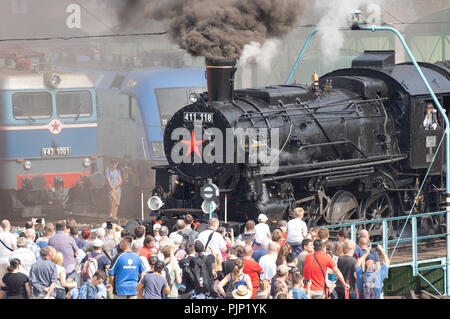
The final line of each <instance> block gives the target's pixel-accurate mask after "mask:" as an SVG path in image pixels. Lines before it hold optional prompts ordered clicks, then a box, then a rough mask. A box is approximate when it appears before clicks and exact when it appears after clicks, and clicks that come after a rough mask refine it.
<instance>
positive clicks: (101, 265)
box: [81, 238, 111, 273]
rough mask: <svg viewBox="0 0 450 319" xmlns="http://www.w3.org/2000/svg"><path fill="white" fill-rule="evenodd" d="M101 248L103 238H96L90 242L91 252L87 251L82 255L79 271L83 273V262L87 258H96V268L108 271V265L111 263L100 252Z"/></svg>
mask: <svg viewBox="0 0 450 319" xmlns="http://www.w3.org/2000/svg"><path fill="white" fill-rule="evenodd" d="M102 248H103V240H101V239H99V238H96V239H94V241H93V242H92V252H90V253H87V254H86V256H84V258H83V260H81V273H83V268H84V264H85V263H86V261H87V260H88V258H95V259H97V263H98V270H103V271H104V272H105V273H107V272H108V270H109V266H110V265H111V261H110V260H109V258H108V257H106V255H105V254H104V253H103V252H102Z"/></svg>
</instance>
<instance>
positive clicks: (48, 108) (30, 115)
mask: <svg viewBox="0 0 450 319" xmlns="http://www.w3.org/2000/svg"><path fill="white" fill-rule="evenodd" d="M12 108H13V115H14V118H15V119H18V120H24V119H29V120H34V119H43V118H49V117H51V116H52V113H53V110H52V96H51V95H50V93H48V92H27V93H25V92H24V93H15V94H14V95H13V97H12Z"/></svg>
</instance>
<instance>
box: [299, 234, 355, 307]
mask: <svg viewBox="0 0 450 319" xmlns="http://www.w3.org/2000/svg"><path fill="white" fill-rule="evenodd" d="M325 250H326V246H325V243H323V242H322V241H321V240H320V239H316V240H315V241H314V254H309V255H307V256H306V259H305V266H304V268H303V278H304V279H305V280H306V281H309V280H311V299H325V298H326V283H325V278H326V277H325V276H326V271H327V268H330V269H332V270H333V271H334V273H335V274H336V276H337V278H338V279H339V281H340V282H341V284H342V286H343V287H347V288H349V285H348V284H347V283H345V281H344V277H343V276H342V273H341V272H340V271H339V269H338V267H337V266H336V264H335V263H334V261H333V259H331V257H330V256H328V255H327V253H326V252H325Z"/></svg>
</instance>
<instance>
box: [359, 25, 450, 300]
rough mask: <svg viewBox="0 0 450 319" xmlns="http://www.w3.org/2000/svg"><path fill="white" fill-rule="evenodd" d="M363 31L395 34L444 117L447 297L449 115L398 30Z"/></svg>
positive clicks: (449, 271) (449, 288)
mask: <svg viewBox="0 0 450 319" xmlns="http://www.w3.org/2000/svg"><path fill="white" fill-rule="evenodd" d="M360 29H361V30H370V31H372V32H375V31H391V32H393V33H394V34H395V35H396V36H397V37H398V39H399V40H400V42H401V43H402V45H403V47H404V49H405V51H406V53H407V54H408V56H409V58H410V60H411V62H412V64H413V65H414V67H415V68H416V70H417V72H418V73H419V76H420V77H421V79H422V81H423V83H424V84H425V87H426V88H427V90H428V92H429V93H430V95H431V97H432V98H433V101H434V103H435V105H436V107H437V108H438V110H439V112H440V113H441V115H442V118H443V119H444V122H445V141H446V143H445V144H446V145H445V170H446V174H445V182H446V183H445V184H446V201H447V207H446V210H447V216H446V228H447V230H446V233H447V236H446V237H447V238H446V239H447V256H446V258H447V260H446V266H445V268H446V270H445V271H446V276H445V277H446V291H445V294H446V295H450V122H449V120H448V117H447V114H446V113H445V110H444V109H443V108H442V106H441V103H440V102H439V100H438V99H437V97H436V95H435V94H434V92H433V89H432V88H431V86H430V84H429V83H428V80H427V79H426V77H425V75H424V74H423V72H422V70H421V69H420V67H419V65H418V64H417V61H416V59H415V58H414V56H413V55H412V53H411V51H410V49H409V47H408V45H407V44H406V42H405V39H403V36H402V35H401V34H400V32H398V31H397V30H396V29H394V28H392V27H377V26H371V27H360ZM414 268H415V269H416V268H417V265H415V266H414Z"/></svg>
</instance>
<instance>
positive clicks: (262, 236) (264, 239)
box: [253, 214, 272, 251]
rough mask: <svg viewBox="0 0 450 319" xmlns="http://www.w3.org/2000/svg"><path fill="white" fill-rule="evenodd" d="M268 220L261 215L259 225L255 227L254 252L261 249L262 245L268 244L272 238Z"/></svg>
mask: <svg viewBox="0 0 450 319" xmlns="http://www.w3.org/2000/svg"><path fill="white" fill-rule="evenodd" d="M267 221H268V218H267V216H266V215H264V214H259V216H258V224H257V225H256V226H255V243H254V244H253V250H254V251H256V250H258V249H259V248H260V247H261V244H264V243H268V242H269V241H270V240H271V239H272V236H271V234H270V228H269V225H267V224H266V223H267Z"/></svg>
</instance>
